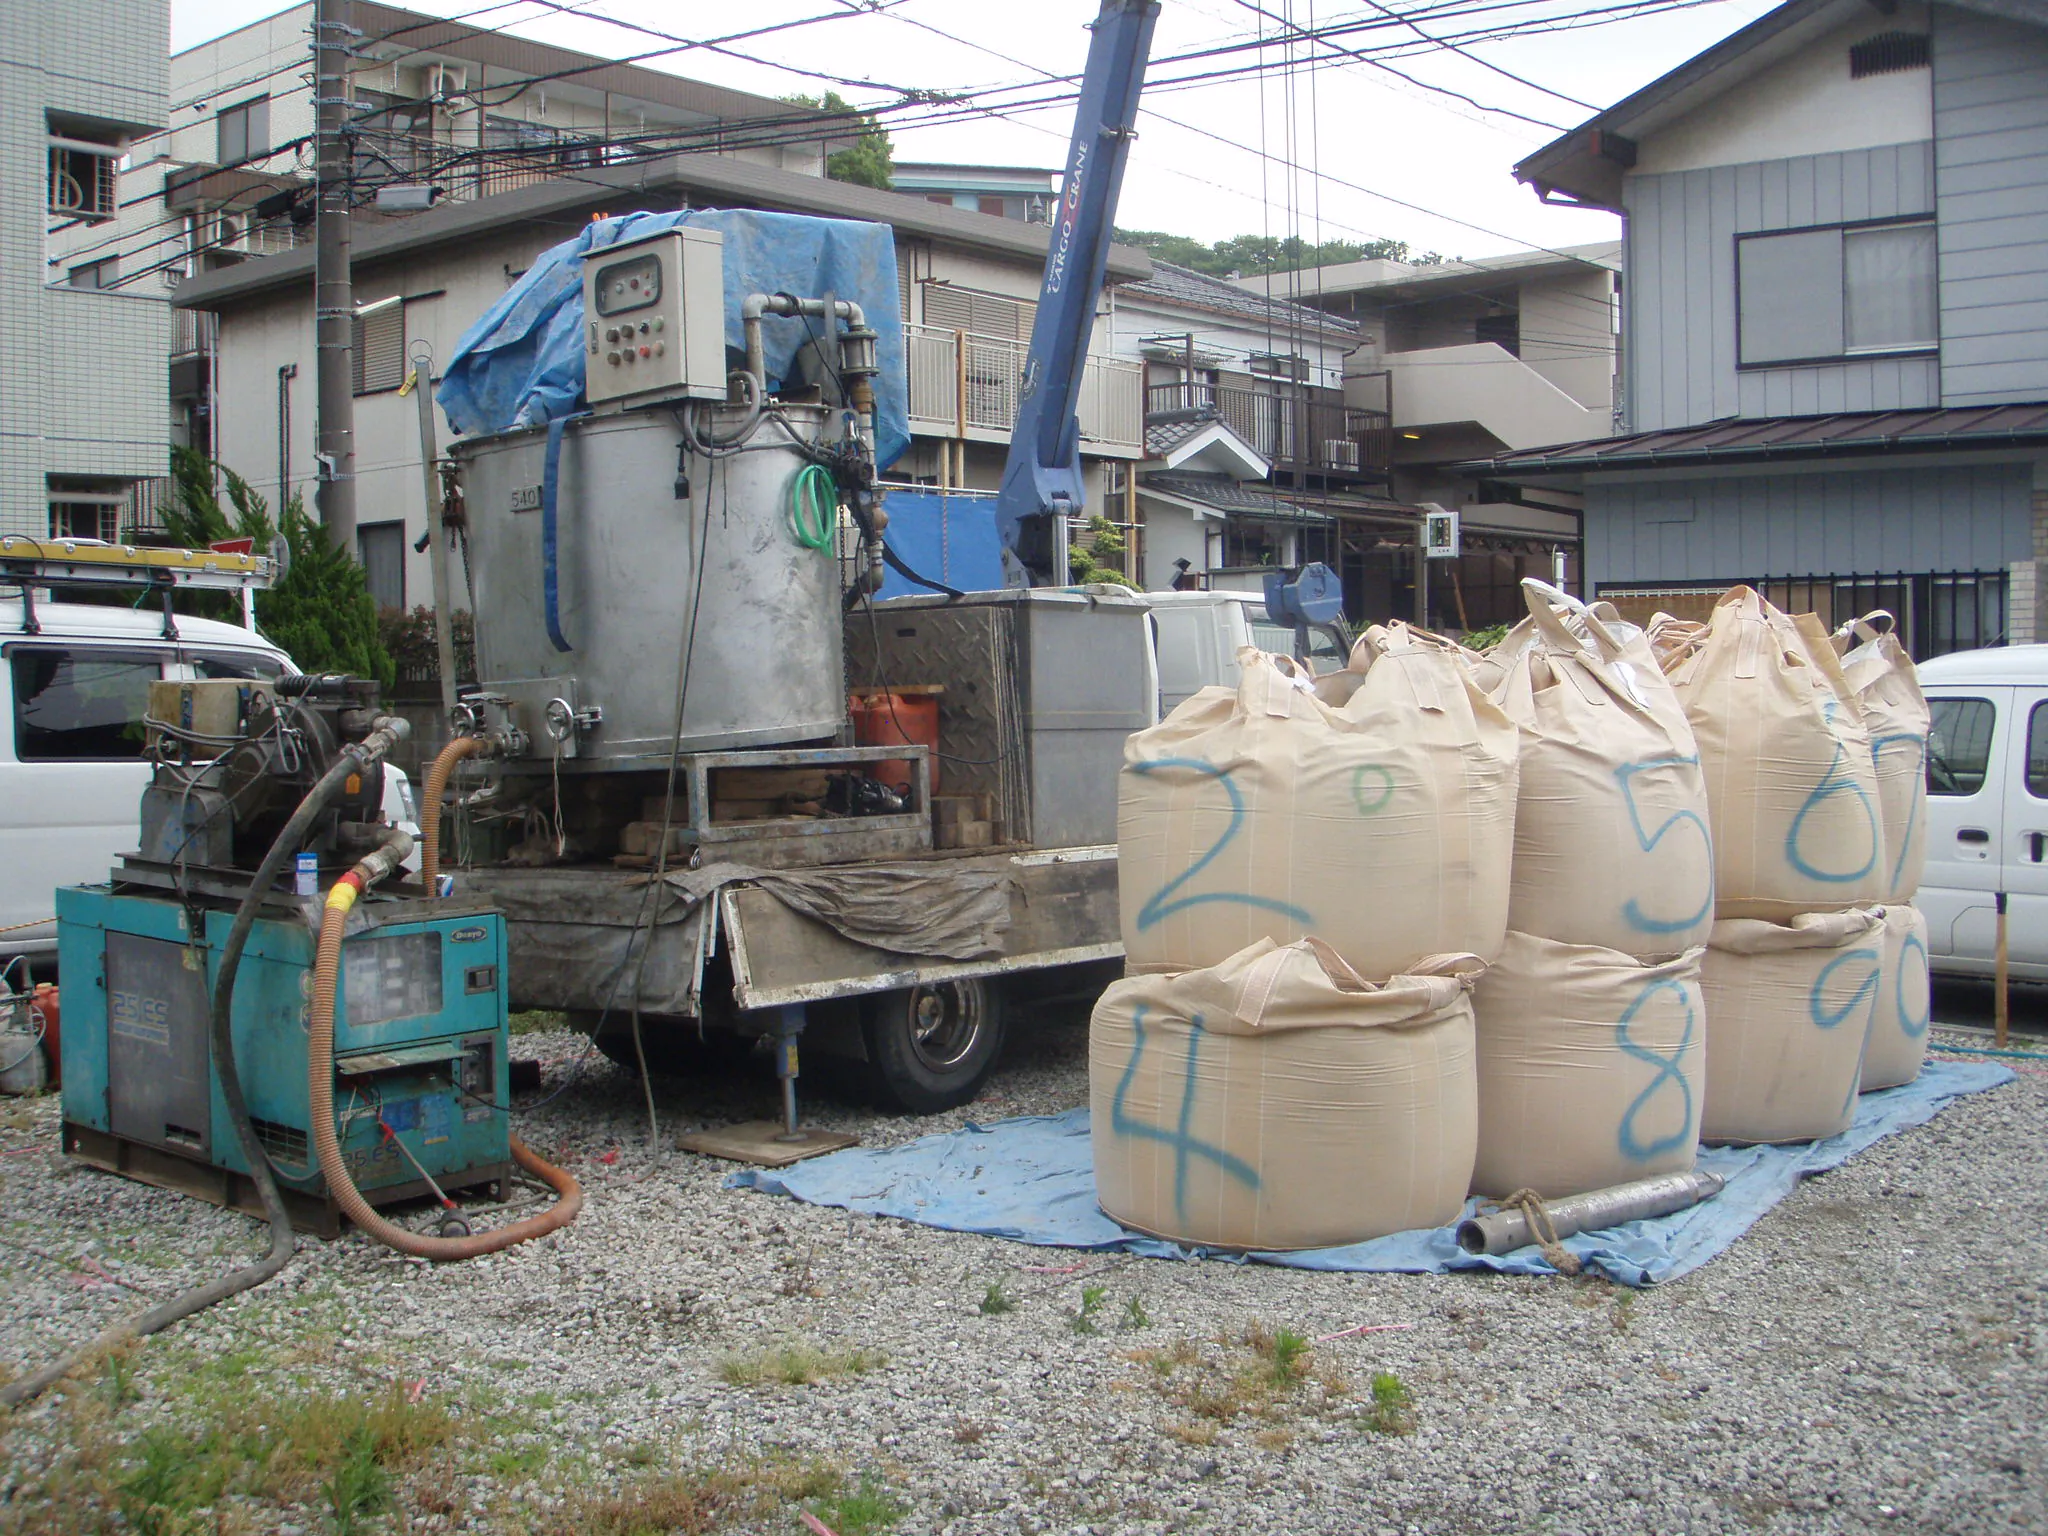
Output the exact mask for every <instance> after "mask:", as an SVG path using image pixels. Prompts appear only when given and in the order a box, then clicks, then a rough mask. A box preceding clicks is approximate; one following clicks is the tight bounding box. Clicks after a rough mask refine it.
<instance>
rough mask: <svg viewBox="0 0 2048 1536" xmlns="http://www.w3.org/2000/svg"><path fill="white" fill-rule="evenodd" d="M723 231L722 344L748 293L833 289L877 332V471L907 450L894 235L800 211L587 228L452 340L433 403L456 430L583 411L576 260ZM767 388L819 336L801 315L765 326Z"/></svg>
mask: <svg viewBox="0 0 2048 1536" xmlns="http://www.w3.org/2000/svg"><path fill="white" fill-rule="evenodd" d="M686 224H687V225H689V226H691V227H693V228H696V229H715V230H717V231H719V233H721V234H722V235H724V236H725V343H726V345H727V346H729V347H741V346H743V345H744V336H743V334H742V331H741V328H740V301H741V300H742V299H744V298H745V297H746V296H747V295H748V294H750V293H793V294H795V295H797V297H799V298H806V299H818V298H823V297H824V296H825V295H826V294H827V293H830V294H831V295H832V296H833V297H834V298H840V299H851V300H853V302H854V303H856V304H858V305H860V307H861V311H862V313H863V314H864V315H865V317H866V319H867V323H868V325H869V326H870V327H871V328H872V329H873V330H874V332H875V336H876V341H875V352H876V359H875V360H876V362H877V363H878V364H879V365H880V367H881V370H882V371H881V373H880V374H879V375H878V376H877V377H876V379H875V457H876V460H877V461H878V462H879V463H880V464H881V465H883V466H884V467H886V466H888V465H889V464H892V463H894V462H895V460H896V459H897V457H898V456H899V455H901V454H902V452H903V450H904V449H905V448H908V447H909V446H910V390H909V385H908V384H907V382H906V376H905V372H904V362H903V317H902V315H901V314H900V313H899V308H898V305H897V300H896V240H895V236H894V234H893V233H892V232H891V231H890V228H889V226H888V225H886V224H871V223H866V222H863V221H861V220H857V219H816V218H810V217H807V216H805V215H802V214H795V213H756V212H753V211H752V210H748V209H719V208H695V209H690V210H688V211H687V212H682V213H629V214H625V215H622V216H621V217H619V218H614V219H599V220H596V221H595V222H593V223H590V224H587V225H585V226H584V227H583V229H582V230H580V231H579V232H578V233H577V235H576V238H575V239H573V240H565V241H563V242H562V244H560V245H558V246H555V247H553V248H552V249H550V250H548V251H546V252H544V253H543V254H542V255H541V257H540V259H539V260H537V261H535V262H534V264H533V265H532V266H531V267H529V268H527V270H526V275H525V276H523V277H522V278H520V279H519V281H518V282H516V283H514V284H513V285H512V286H511V287H510V288H508V289H506V290H505V295H504V297H503V298H501V299H499V300H498V302H497V303H495V304H493V305H492V306H491V307H490V308H489V309H488V310H486V311H485V312H484V314H483V318H481V319H480V320H478V321H477V322H476V324H474V325H472V326H471V327H470V328H469V329H468V330H467V331H465V332H464V333H463V336H462V340H460V341H458V342H457V343H456V344H455V355H454V356H453V357H451V358H450V359H449V360H448V366H447V369H446V371H445V373H444V375H443V377H442V380H441V387H440V389H439V390H437V391H436V392H435V398H437V399H438V400H439V401H440V402H441V409H442V410H444V411H446V412H447V413H448V424H449V426H451V427H452V428H454V429H455V430H456V431H457V432H465V433H478V432H509V431H512V430H513V429H515V428H518V427H537V426H541V425H543V424H545V423H547V422H549V421H552V420H554V419H555V418H556V417H559V416H571V415H574V414H575V413H576V412H577V411H580V410H582V409H583V355H584V354H583V258H584V256H585V255H586V254H587V253H588V252H591V251H596V250H603V249H604V248H605V247H607V246H612V245H617V244H619V243H620V242H621V241H624V240H641V239H645V238H646V237H648V236H649V235H658V234H661V233H662V232H663V231H665V230H670V229H675V228H677V227H679V226H681V225H686ZM761 327H762V332H761V334H762V342H763V345H764V347H765V349H766V353H767V364H768V376H769V381H770V386H771V387H774V386H775V385H777V384H779V383H780V381H781V378H782V375H783V373H784V372H785V371H786V370H787V369H788V367H789V365H790V360H791V359H792V358H793V357H794V356H795V355H796V353H797V351H798V349H799V348H801V347H802V346H803V345H804V344H805V343H806V342H808V341H809V340H810V338H811V337H812V336H814V335H822V334H823V331H822V329H821V327H820V325H819V322H818V321H816V320H812V321H810V323H809V328H808V329H806V326H805V322H804V321H803V320H801V319H794V318H783V317H777V316H772V315H771V316H768V317H766V318H764V319H763V320H762V322H761Z"/></svg>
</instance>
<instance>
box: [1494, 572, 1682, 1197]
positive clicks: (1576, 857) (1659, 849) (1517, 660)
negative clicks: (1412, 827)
mask: <svg viewBox="0 0 2048 1536" xmlns="http://www.w3.org/2000/svg"><path fill="white" fill-rule="evenodd" d="M1522 589H1523V597H1524V599H1525V600H1526V602H1527V603H1528V607H1529V617H1528V618H1526V619H1524V620H1523V621H1522V622H1521V623H1520V624H1519V625H1517V626H1516V627H1515V628H1514V629H1513V630H1511V631H1509V633H1508V634H1507V636H1506V637H1505V638H1504V639H1503V640H1502V641H1501V642H1500V644H1499V645H1497V646H1495V647H1494V648H1493V650H1491V651H1490V652H1488V653H1487V662H1488V663H1489V664H1490V665H1489V667H1488V669H1487V670H1494V671H1497V675H1498V678H1499V680H1498V681H1497V682H1496V683H1494V684H1493V685H1492V686H1491V688H1490V689H1489V692H1490V693H1491V694H1492V696H1493V699H1494V701H1495V702H1496V703H1498V704H1499V705H1500V706H1501V708H1502V709H1503V710H1505V711H1506V712H1507V715H1508V718H1510V719H1511V720H1513V721H1514V722H1515V723H1516V724H1517V725H1519V726H1520V727H1521V728H1522V761H1521V775H1520V777H1521V788H1520V792H1519V795H1518V798H1517V800H1516V803H1515V869H1514V886H1513V889H1512V892H1511V894H1510V896H1509V900H1508V927H1509V928H1510V929H1511V930H1513V931H1515V932H1518V933H1527V934H1533V935H1535V936H1537V937H1539V938H1545V939H1554V940H1556V941H1557V942H1558V943H1561V944H1590V945H1595V946H1598V947H1599V948H1602V949H1611V950H1619V951H1620V952H1621V953H1622V954H1625V955H1634V956H1635V957H1636V958H1638V959H1641V960H1657V959H1663V958H1666V957H1668V956H1671V955H1676V954H1681V953H1683V952H1684V951H1686V950H1688V949H1691V948H1693V947H1695V946H1696V945H1700V944H1704V943H1706V942H1707V934H1708V932H1709V931H1710V930H1711V929H1712V928H1713V926H1714V850H1713V845H1712V841H1711V839H1710V838H1709V837H1708V834H1707V826H1708V822H1707V781H1706V778H1705V776H1704V775H1703V774H1702V773H1701V770H1700V756H1699V748H1698V747H1697V746H1696V745H1695V744H1694V741H1693V732H1692V726H1691V725H1690V724H1689V723H1688V722H1687V721H1686V718H1685V706H1684V705H1682V704H1680V703H1679V701H1678V696H1677V694H1675V693H1674V692H1673V691H1672V688H1671V684H1670V682H1669V681H1668V680H1667V679H1666V678H1665V676H1664V674H1663V672H1662V671H1661V670H1660V669H1659V668H1658V666H1657V661H1656V658H1655V657H1654V656H1653V655H1652V654H1651V653H1650V646H1649V642H1648V640H1647V639H1645V638H1644V636H1643V633H1642V631H1641V630H1639V629H1636V628H1635V627H1634V626H1632V625H1627V624H1622V623H1620V622H1619V621H1618V620H1616V621H1614V622H1612V623H1610V622H1608V621H1607V620H1604V619H1603V618H1602V617H1601V616H1600V614H1599V613H1598V612H1596V611H1595V610H1594V609H1591V608H1589V607H1587V606H1586V605H1585V604H1583V603H1580V602H1579V601H1578V600H1577V599H1575V598H1573V597H1570V596H1569V595H1567V594H1566V593H1563V592H1560V591H1558V590H1557V589H1556V588H1555V587H1551V586H1547V585H1545V584H1544V583H1542V582H1539V581H1524V582H1523V583H1522ZM1609 611H1610V612H1611V610H1609ZM1487 670H1482V672H1481V674H1480V675H1481V677H1482V679H1484V678H1485V677H1486V676H1487ZM1688 1166H1690V1165H1688ZM1547 1192H1548V1191H1546V1193H1547Z"/></svg>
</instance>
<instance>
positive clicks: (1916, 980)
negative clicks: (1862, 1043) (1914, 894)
mask: <svg viewBox="0 0 2048 1536" xmlns="http://www.w3.org/2000/svg"><path fill="white" fill-rule="evenodd" d="M1933 1017H1934V1003H1933V998H1932V996H1931V987H1930V978H1929V976H1928V974H1927V919H1926V918H1924V917H1922V916H1921V915H1920V910H1919V908H1917V907H1908V906H1900V905H1897V904H1895V903H1894V904H1888V905H1887V906H1886V907H1885V908H1884V947H1883V950H1882V958H1881V960H1880V962H1879V970H1878V973H1877V1008H1876V1012H1875V1013H1874V1014H1873V1015H1872V1017H1871V1020H1870V1046H1869V1048H1868V1049H1867V1050H1865V1051H1864V1053H1863V1077H1862V1086H1863V1091H1864V1092H1865V1093H1869V1092H1870V1091H1871V1090H1872V1089H1875V1088H1896V1087H1898V1086H1899V1085H1900V1084H1901V1083H1910V1082H1912V1081H1913V1079H1914V1078H1916V1077H1918V1076H1919V1075H1920V1068H1921V1067H1922V1066H1923V1065H1924V1064H1925V1063H1926V1061H1927V1026H1928V1024H1929V1023H1930V1022H1932V1020H1933Z"/></svg>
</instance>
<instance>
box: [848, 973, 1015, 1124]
mask: <svg viewBox="0 0 2048 1536" xmlns="http://www.w3.org/2000/svg"><path fill="white" fill-rule="evenodd" d="M862 1028H863V1030H864V1032H865V1034H866V1037H867V1048H868V1061H869V1062H870V1064H871V1065H872V1066H873V1068H874V1078H875V1087H876V1090H877V1092H878V1093H879V1094H880V1096H881V1097H882V1098H883V1099H884V1100H886V1101H887V1102H889V1103H891V1104H894V1105H895V1106H897V1107H898V1108H899V1109H904V1110H908V1111H909V1112H910V1113H911V1114H914V1115H935V1114H938V1113H939V1112H940V1111H942V1110H948V1109H956V1108H958V1107H959V1106H960V1105H962V1104H965V1103H967V1102H968V1101H969V1100H970V1099H972V1098H973V1097H974V1096H975V1094H977V1093H979V1092H980V1091H981V1085H982V1084H983V1083H984V1082H986V1081H987V1080H988V1075H989V1072H990V1071H991V1070H992V1069H993V1068H994V1067H995V1064H996V1057H997V1055H998V1054H999V1053H1000V1052H1001V1050H1002V1046H1003V1009H1002V995H1001V993H999V992H998V991H997V990H996V988H995V986H994V985H993V983H991V982H989V981H986V980H983V979H980V978H973V979H969V980H966V981H942V982H937V983H935V984H933V985H931V986H917V987H907V988H904V989H903V990H901V991H897V992H884V993H882V994H881V995H880V996H878V997H876V998H874V999H873V1000H872V1001H871V1002H870V1004H869V1006H868V1010H867V1016H866V1018H865V1019H864V1020H863V1021H862Z"/></svg>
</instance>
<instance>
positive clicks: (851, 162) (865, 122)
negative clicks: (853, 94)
mask: <svg viewBox="0 0 2048 1536" xmlns="http://www.w3.org/2000/svg"><path fill="white" fill-rule="evenodd" d="M782 99H783V100H784V101H787V102H790V103H792V104H794V105H796V106H799V107H816V108H817V109H818V110H819V111H821V112H829V113H833V114H835V115H837V116H843V117H851V118H852V119H853V120H854V140H853V147H852V148H851V149H839V150H834V151H833V152H832V153H831V154H829V155H827V156H826V157H825V174H826V176H828V177H829V178H831V179H832V180H833V181H848V182H852V183H853V184H854V185H855V186H857V187H873V188H874V189H875V190H876V191H877V192H888V191H892V190H894V188H895V185H896V182H895V170H896V151H895V149H894V148H893V147H892V146H891V145H890V143H889V135H888V134H887V133H885V132H884V131H883V129H882V125H881V124H880V123H879V122H877V121H876V120H875V118H874V115H873V114H872V113H868V112H858V111H856V110H855V109H854V107H853V104H852V103H851V102H849V101H847V100H846V99H845V98H844V97H842V96H841V95H840V94H839V93H838V92H837V91H827V92H826V93H825V94H824V96H823V97H817V96H785V97H783V98H782Z"/></svg>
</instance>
